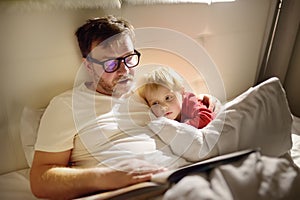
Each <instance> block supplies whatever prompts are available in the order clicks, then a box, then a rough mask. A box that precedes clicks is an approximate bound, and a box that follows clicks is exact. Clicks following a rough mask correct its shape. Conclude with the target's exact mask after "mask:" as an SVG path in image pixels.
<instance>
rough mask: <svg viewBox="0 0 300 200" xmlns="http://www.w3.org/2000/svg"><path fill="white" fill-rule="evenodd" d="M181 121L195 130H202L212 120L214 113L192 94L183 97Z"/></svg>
mask: <svg viewBox="0 0 300 200" xmlns="http://www.w3.org/2000/svg"><path fill="white" fill-rule="evenodd" d="M183 97H184V98H183V105H182V111H181V113H182V121H183V122H184V123H186V124H189V125H191V126H194V127H195V128H203V127H205V126H206V125H207V124H208V123H209V122H211V121H212V120H213V119H214V113H213V111H212V110H210V109H209V108H208V107H207V106H206V105H205V104H204V103H203V102H202V100H200V99H198V98H197V97H196V96H195V95H194V94H192V93H185V94H184V95H183Z"/></svg>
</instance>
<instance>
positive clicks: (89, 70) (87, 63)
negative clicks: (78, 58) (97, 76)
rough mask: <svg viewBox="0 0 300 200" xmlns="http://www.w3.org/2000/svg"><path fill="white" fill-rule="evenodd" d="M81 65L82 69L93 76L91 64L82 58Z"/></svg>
mask: <svg viewBox="0 0 300 200" xmlns="http://www.w3.org/2000/svg"><path fill="white" fill-rule="evenodd" d="M82 63H83V64H84V67H85V68H86V70H87V72H88V73H89V74H93V66H92V63H90V62H89V61H87V60H86V58H82Z"/></svg>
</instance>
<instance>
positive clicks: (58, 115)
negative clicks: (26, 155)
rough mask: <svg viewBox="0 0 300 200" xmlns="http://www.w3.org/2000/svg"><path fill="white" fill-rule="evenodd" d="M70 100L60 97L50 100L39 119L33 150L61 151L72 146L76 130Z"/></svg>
mask: <svg viewBox="0 0 300 200" xmlns="http://www.w3.org/2000/svg"><path fill="white" fill-rule="evenodd" d="M70 99H71V98H70ZM70 102H71V100H69V101H68V100H66V99H65V98H62V97H55V98H54V99H53V100H52V101H51V102H50V104H49V105H48V107H47V109H46V111H45V113H44V115H43V117H42V119H41V123H40V127H39V130H38V136H37V141H36V144H35V150H38V151H46V152H61V151H66V150H70V149H72V148H73V139H74V136H75V134H76V132H77V131H76V128H75V125H74V119H73V114H72V107H71V105H72V104H71V103H70Z"/></svg>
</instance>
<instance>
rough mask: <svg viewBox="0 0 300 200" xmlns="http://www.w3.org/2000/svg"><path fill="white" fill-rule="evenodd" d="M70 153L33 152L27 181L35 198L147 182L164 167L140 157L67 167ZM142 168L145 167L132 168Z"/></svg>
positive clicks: (71, 195) (67, 196)
mask: <svg viewBox="0 0 300 200" xmlns="http://www.w3.org/2000/svg"><path fill="white" fill-rule="evenodd" d="M70 154H71V150H68V151H64V152H58V153H49V152H41V151H36V152H35V156H34V160H33V163H32V168H31V172H30V184H31V190H32V193H33V194H34V195H35V196H36V197H39V198H50V199H72V198H75V197H79V196H82V195H85V194H89V193H92V192H96V191H100V190H109V189H117V188H121V187H124V186H127V185H131V184H135V183H139V182H144V181H148V180H150V178H151V175H152V174H154V173H157V172H160V171H162V170H164V169H162V168H159V167H158V166H155V165H152V164H149V163H146V162H144V161H141V160H134V161H132V160H130V161H129V160H128V161H124V162H123V163H120V164H119V166H115V167H113V168H103V167H102V168H100V167H94V168H86V169H78V168H77V169H76V168H70V167H67V166H68V162H69V157H70ZM116 168H117V169H119V170H116ZM143 168H144V169H146V170H136V169H143Z"/></svg>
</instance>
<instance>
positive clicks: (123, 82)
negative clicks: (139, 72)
mask: <svg viewBox="0 0 300 200" xmlns="http://www.w3.org/2000/svg"><path fill="white" fill-rule="evenodd" d="M132 80H133V79H132V78H131V77H122V78H120V79H119V80H118V81H117V83H118V84H126V83H128V82H129V81H132Z"/></svg>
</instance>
